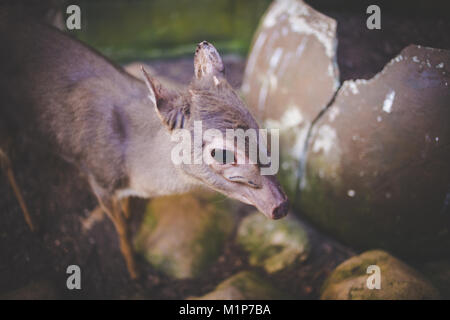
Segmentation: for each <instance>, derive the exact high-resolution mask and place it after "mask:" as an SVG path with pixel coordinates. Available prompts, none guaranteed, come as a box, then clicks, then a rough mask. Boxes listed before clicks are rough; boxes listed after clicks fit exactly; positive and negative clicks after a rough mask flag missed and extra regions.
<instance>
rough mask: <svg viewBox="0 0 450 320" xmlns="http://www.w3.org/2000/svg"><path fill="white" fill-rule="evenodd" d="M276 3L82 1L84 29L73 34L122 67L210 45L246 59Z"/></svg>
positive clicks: (264, 0)
mask: <svg viewBox="0 0 450 320" xmlns="http://www.w3.org/2000/svg"><path fill="white" fill-rule="evenodd" d="M269 3H270V0H248V1H237V0H231V1H230V0H197V1H195V2H192V1H189V0H176V1H175V0H134V1H124V0H98V1H88V0H84V1H81V3H80V7H81V11H82V29H81V30H79V31H72V32H71V33H72V34H74V35H75V36H76V37H78V38H80V39H81V40H82V41H84V42H86V43H88V44H90V45H92V46H93V47H95V48H97V49H98V50H100V51H101V52H102V53H104V54H106V55H107V56H109V57H110V58H112V59H114V60H116V61H120V62H126V61H132V60H143V59H150V58H161V57H164V58H167V57H172V56H179V55H183V54H189V55H192V54H193V52H194V50H195V44H196V43H198V42H200V41H202V40H208V41H211V42H213V43H214V44H215V45H216V47H217V48H218V49H219V50H220V51H222V52H223V53H224V52H233V53H241V54H246V53H247V51H248V49H249V46H250V42H251V40H252V37H253V33H254V31H255V30H256V26H257V24H258V21H259V19H260V17H261V16H262V14H263V13H264V11H265V10H266V8H267V6H268V5H269Z"/></svg>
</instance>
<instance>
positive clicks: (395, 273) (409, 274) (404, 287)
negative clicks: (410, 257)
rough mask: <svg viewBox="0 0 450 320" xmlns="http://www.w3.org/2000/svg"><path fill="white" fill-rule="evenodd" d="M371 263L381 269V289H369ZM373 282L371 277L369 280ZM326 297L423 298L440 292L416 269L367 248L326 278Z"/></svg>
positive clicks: (334, 298) (324, 289)
mask: <svg viewBox="0 0 450 320" xmlns="http://www.w3.org/2000/svg"><path fill="white" fill-rule="evenodd" d="M369 266H378V267H379V270H380V273H379V274H380V279H381V282H380V285H381V286H380V289H377V288H373V289H369V288H368V285H367V282H368V279H369V277H371V276H373V275H374V273H373V271H370V269H369V271H370V272H369V273H368V267H369ZM369 281H370V280H369ZM321 299H326V300H379V299H380V300H404V299H405V300H422V299H439V292H438V291H437V290H436V289H435V288H434V287H433V286H432V285H431V284H430V283H429V282H428V281H427V280H426V279H425V278H424V277H423V276H422V275H421V274H419V273H418V272H417V271H415V270H414V269H412V268H411V267H409V266H407V265H406V264H404V263H403V262H401V261H400V260H398V259H397V258H395V257H393V256H391V255H390V254H388V253H386V252H384V251H381V250H373V251H367V252H364V253H363V254H361V255H359V256H355V257H352V258H350V259H348V260H347V261H345V262H343V263H342V264H340V265H339V266H338V267H337V268H336V269H335V270H334V271H333V272H332V273H331V275H330V277H329V278H328V279H327V280H326V281H325V284H324V286H323V289H322V295H321Z"/></svg>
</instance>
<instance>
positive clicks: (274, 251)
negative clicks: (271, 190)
mask: <svg viewBox="0 0 450 320" xmlns="http://www.w3.org/2000/svg"><path fill="white" fill-rule="evenodd" d="M237 242H238V243H239V244H240V245H241V246H242V247H243V248H244V250H245V251H246V252H247V253H248V255H249V263H250V265H252V266H257V267H262V268H264V269H265V270H266V271H267V272H268V273H273V272H277V271H281V270H283V269H285V268H289V267H293V266H296V265H298V264H299V263H300V262H302V261H304V260H306V258H307V257H308V253H309V241H308V234H307V233H306V231H305V229H304V228H303V226H302V224H301V223H300V222H299V221H298V220H297V219H296V218H295V217H294V216H292V215H289V216H287V217H286V218H284V219H282V220H276V221H274V220H269V219H267V218H266V217H264V216H263V215H262V214H260V213H259V212H255V213H253V214H251V215H249V216H247V217H245V218H244V219H243V220H242V222H241V224H240V226H239V229H238V235H237Z"/></svg>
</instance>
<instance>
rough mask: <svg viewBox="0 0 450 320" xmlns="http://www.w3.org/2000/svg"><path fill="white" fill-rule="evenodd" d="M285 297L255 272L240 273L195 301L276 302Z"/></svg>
mask: <svg viewBox="0 0 450 320" xmlns="http://www.w3.org/2000/svg"><path fill="white" fill-rule="evenodd" d="M286 298H287V296H286V295H285V294H284V293H282V292H280V291H279V290H278V289H276V288H274V287H273V286H272V284H270V283H269V282H268V281H267V280H266V279H264V278H263V277H261V276H260V275H258V274H257V273H255V272H251V271H242V272H239V273H238V274H235V275H234V276H232V277H230V278H228V279H226V280H224V281H223V282H221V283H220V284H219V285H218V286H217V287H216V288H215V289H214V291H212V292H210V293H207V294H206V295H204V296H202V297H196V298H191V299H195V300H276V299H286Z"/></svg>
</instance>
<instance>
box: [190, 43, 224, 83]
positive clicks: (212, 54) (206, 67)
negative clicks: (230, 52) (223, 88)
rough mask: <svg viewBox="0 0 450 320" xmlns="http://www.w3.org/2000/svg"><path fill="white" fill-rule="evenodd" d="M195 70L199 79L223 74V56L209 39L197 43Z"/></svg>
mask: <svg viewBox="0 0 450 320" xmlns="http://www.w3.org/2000/svg"><path fill="white" fill-rule="evenodd" d="M194 70H195V77H196V78H197V79H201V78H204V77H207V76H216V77H217V76H223V72H224V68H223V62H222V58H221V57H220V55H219V52H217V50H216V48H214V46H213V45H212V44H210V43H209V42H207V41H203V42H200V43H199V44H198V45H197V49H196V50H195V57H194ZM216 79H217V78H216ZM215 81H217V80H215Z"/></svg>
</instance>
